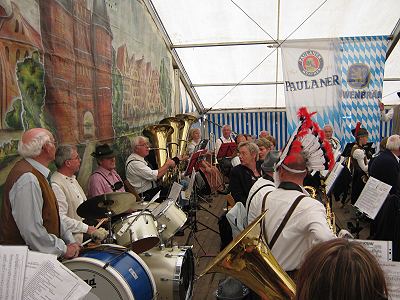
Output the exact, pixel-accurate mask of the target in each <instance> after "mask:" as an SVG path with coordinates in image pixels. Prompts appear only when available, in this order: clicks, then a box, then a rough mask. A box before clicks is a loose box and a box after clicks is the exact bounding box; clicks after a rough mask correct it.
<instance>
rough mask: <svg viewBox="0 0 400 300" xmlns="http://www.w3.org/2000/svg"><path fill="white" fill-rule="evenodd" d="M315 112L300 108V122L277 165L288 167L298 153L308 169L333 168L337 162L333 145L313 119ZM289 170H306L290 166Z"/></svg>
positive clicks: (298, 171) (297, 171)
mask: <svg viewBox="0 0 400 300" xmlns="http://www.w3.org/2000/svg"><path fill="white" fill-rule="evenodd" d="M314 114H315V112H313V113H309V112H308V111H307V109H306V108H305V107H301V108H300V109H299V111H298V112H297V115H298V117H299V120H300V123H299V125H298V126H297V128H296V129H295V131H294V133H293V134H292V136H291V137H290V139H289V141H288V143H287V144H286V146H285V148H284V149H283V151H282V154H281V157H280V160H279V162H278V164H277V166H280V165H282V164H283V165H285V169H288V167H286V165H287V164H290V163H291V162H292V161H293V160H296V159H297V155H298V154H302V155H303V157H304V160H305V162H306V167H307V170H309V171H312V170H316V171H322V170H332V168H333V166H334V164H335V160H334V156H333V152H332V147H331V145H330V144H329V142H328V141H327V140H325V133H324V131H323V130H321V129H320V128H319V126H318V124H317V123H316V122H314V121H313V120H312V119H311V117H312V116H313V115H314ZM289 171H291V172H294V173H302V172H305V171H306V170H292V169H290V168H289Z"/></svg>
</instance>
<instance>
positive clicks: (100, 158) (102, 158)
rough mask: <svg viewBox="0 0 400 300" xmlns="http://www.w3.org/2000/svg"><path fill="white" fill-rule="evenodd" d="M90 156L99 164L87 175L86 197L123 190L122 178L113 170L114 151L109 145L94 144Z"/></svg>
mask: <svg viewBox="0 0 400 300" xmlns="http://www.w3.org/2000/svg"><path fill="white" fill-rule="evenodd" d="M92 156H93V157H95V158H96V161H97V164H98V165H99V166H98V168H97V169H96V170H95V171H94V172H93V173H92V175H90V177H89V183H88V198H93V197H96V196H99V195H103V194H107V193H112V192H125V189H124V184H123V182H122V179H121V177H120V176H119V175H118V173H117V172H116V171H115V153H114V151H113V150H112V149H111V148H110V146H109V145H107V144H103V145H98V146H96V150H95V152H93V153H92Z"/></svg>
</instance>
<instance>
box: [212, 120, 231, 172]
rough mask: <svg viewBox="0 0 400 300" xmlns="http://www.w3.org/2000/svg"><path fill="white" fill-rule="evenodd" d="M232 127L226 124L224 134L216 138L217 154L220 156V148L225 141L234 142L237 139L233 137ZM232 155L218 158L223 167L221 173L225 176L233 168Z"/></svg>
mask: <svg viewBox="0 0 400 300" xmlns="http://www.w3.org/2000/svg"><path fill="white" fill-rule="evenodd" d="M231 134H232V128H231V126H230V125H224V126H223V127H222V136H221V137H220V138H219V139H217V140H216V142H215V155H216V156H218V152H219V149H220V148H221V145H222V144H225V143H234V142H235V140H234V139H233V138H232V137H231ZM231 159H232V157H222V158H219V159H218V163H219V166H220V169H221V173H222V174H224V175H225V176H227V177H229V174H230V172H231V169H232V164H231Z"/></svg>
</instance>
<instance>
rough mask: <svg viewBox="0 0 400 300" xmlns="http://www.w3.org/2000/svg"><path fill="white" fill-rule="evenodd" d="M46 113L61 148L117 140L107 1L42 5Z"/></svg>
mask: <svg viewBox="0 0 400 300" xmlns="http://www.w3.org/2000/svg"><path fill="white" fill-rule="evenodd" d="M39 8H40V25H41V35H42V40H43V48H44V65H45V70H46V76H45V85H46V109H48V111H49V112H50V114H51V115H52V116H57V119H55V120H54V124H55V127H56V128H55V129H56V132H57V135H58V139H59V140H60V141H61V142H64V143H65V142H68V143H78V142H82V141H84V140H89V139H94V138H95V139H98V140H108V139H112V138H113V137H114V131H113V127H112V74H111V67H112V48H111V47H112V46H111V42H112V38H113V37H112V32H111V28H110V20H109V17H108V14H107V8H106V6H105V3H104V1H93V8H92V11H91V10H90V9H88V6H87V1H86V0H40V1H39Z"/></svg>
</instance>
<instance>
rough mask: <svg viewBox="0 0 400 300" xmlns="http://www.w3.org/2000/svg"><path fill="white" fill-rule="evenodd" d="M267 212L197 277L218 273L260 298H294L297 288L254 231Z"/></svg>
mask: <svg viewBox="0 0 400 300" xmlns="http://www.w3.org/2000/svg"><path fill="white" fill-rule="evenodd" d="M265 213H266V211H265V212H263V213H262V214H261V215H260V216H259V217H258V218H257V219H255V220H254V221H253V222H252V223H251V224H250V225H249V226H248V227H247V228H246V229H245V230H243V231H242V232H241V234H240V235H238V236H237V237H236V238H235V239H234V240H233V241H232V242H231V243H230V244H229V245H228V246H227V247H226V248H225V249H224V250H223V251H222V252H221V253H220V254H219V255H218V256H217V257H216V258H214V259H213V260H212V261H211V262H210V263H209V265H208V266H207V267H206V269H205V270H204V271H203V272H202V274H201V275H200V277H201V276H203V275H205V274H206V273H214V272H221V273H225V274H228V275H230V276H232V277H235V278H236V279H238V280H240V281H241V282H242V283H244V284H245V285H247V286H248V287H249V288H251V289H252V290H253V291H255V292H256V293H257V294H258V295H260V296H261V297H266V298H268V299H291V298H293V296H294V294H295V291H296V285H295V284H294V282H293V280H292V279H291V278H290V277H289V275H287V274H286V272H285V271H283V270H282V268H281V266H280V265H279V264H278V262H277V261H276V259H275V257H274V256H273V255H272V252H271V250H270V249H269V248H268V246H267V245H265V244H264V243H263V241H262V239H261V237H260V236H259V235H257V234H255V232H254V231H253V229H255V228H256V227H258V223H260V222H261V220H262V219H263V218H264V215H265Z"/></svg>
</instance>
